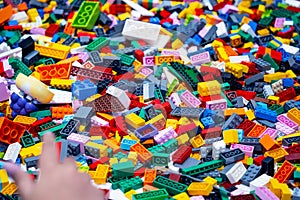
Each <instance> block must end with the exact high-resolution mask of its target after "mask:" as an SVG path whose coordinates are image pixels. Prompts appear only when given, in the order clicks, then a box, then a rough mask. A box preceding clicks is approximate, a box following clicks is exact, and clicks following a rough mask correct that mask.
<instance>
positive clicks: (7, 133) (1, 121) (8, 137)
mask: <svg viewBox="0 0 300 200" xmlns="http://www.w3.org/2000/svg"><path fill="white" fill-rule="evenodd" d="M25 130H26V127H25V126H22V125H20V124H18V123H15V122H13V121H11V120H9V119H7V118H5V117H1V118H0V141H1V142H4V143H6V144H12V143H15V142H20V139H21V137H22V136H23V134H24V131H25Z"/></svg>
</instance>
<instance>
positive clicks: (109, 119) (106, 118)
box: [97, 112, 114, 121]
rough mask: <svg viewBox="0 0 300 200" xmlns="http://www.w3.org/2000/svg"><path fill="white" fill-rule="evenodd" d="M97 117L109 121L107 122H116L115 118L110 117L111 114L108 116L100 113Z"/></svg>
mask: <svg viewBox="0 0 300 200" xmlns="http://www.w3.org/2000/svg"><path fill="white" fill-rule="evenodd" d="M97 116H98V117H100V118H102V119H104V120H107V121H111V120H114V117H113V116H111V115H109V114H106V113H100V112H97Z"/></svg>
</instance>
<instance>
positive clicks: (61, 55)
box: [35, 43, 70, 60]
mask: <svg viewBox="0 0 300 200" xmlns="http://www.w3.org/2000/svg"><path fill="white" fill-rule="evenodd" d="M35 50H36V51H39V52H40V55H42V56H46V57H51V58H56V59H61V60H62V59H66V58H67V56H68V53H69V51H70V47H68V46H65V45H60V44H56V43H50V44H49V46H42V45H39V44H35Z"/></svg>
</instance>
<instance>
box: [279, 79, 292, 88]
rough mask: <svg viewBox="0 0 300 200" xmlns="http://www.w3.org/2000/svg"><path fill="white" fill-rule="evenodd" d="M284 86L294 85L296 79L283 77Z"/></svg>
mask: <svg viewBox="0 0 300 200" xmlns="http://www.w3.org/2000/svg"><path fill="white" fill-rule="evenodd" d="M282 86H283V87H285V88H287V87H293V86H294V79H292V78H283V79H282Z"/></svg>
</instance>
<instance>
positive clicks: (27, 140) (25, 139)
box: [21, 134, 35, 147]
mask: <svg viewBox="0 0 300 200" xmlns="http://www.w3.org/2000/svg"><path fill="white" fill-rule="evenodd" d="M21 143H22V145H23V147H30V146H33V145H35V142H34V139H33V137H32V135H31V134H28V135H23V136H22V137H21Z"/></svg>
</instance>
